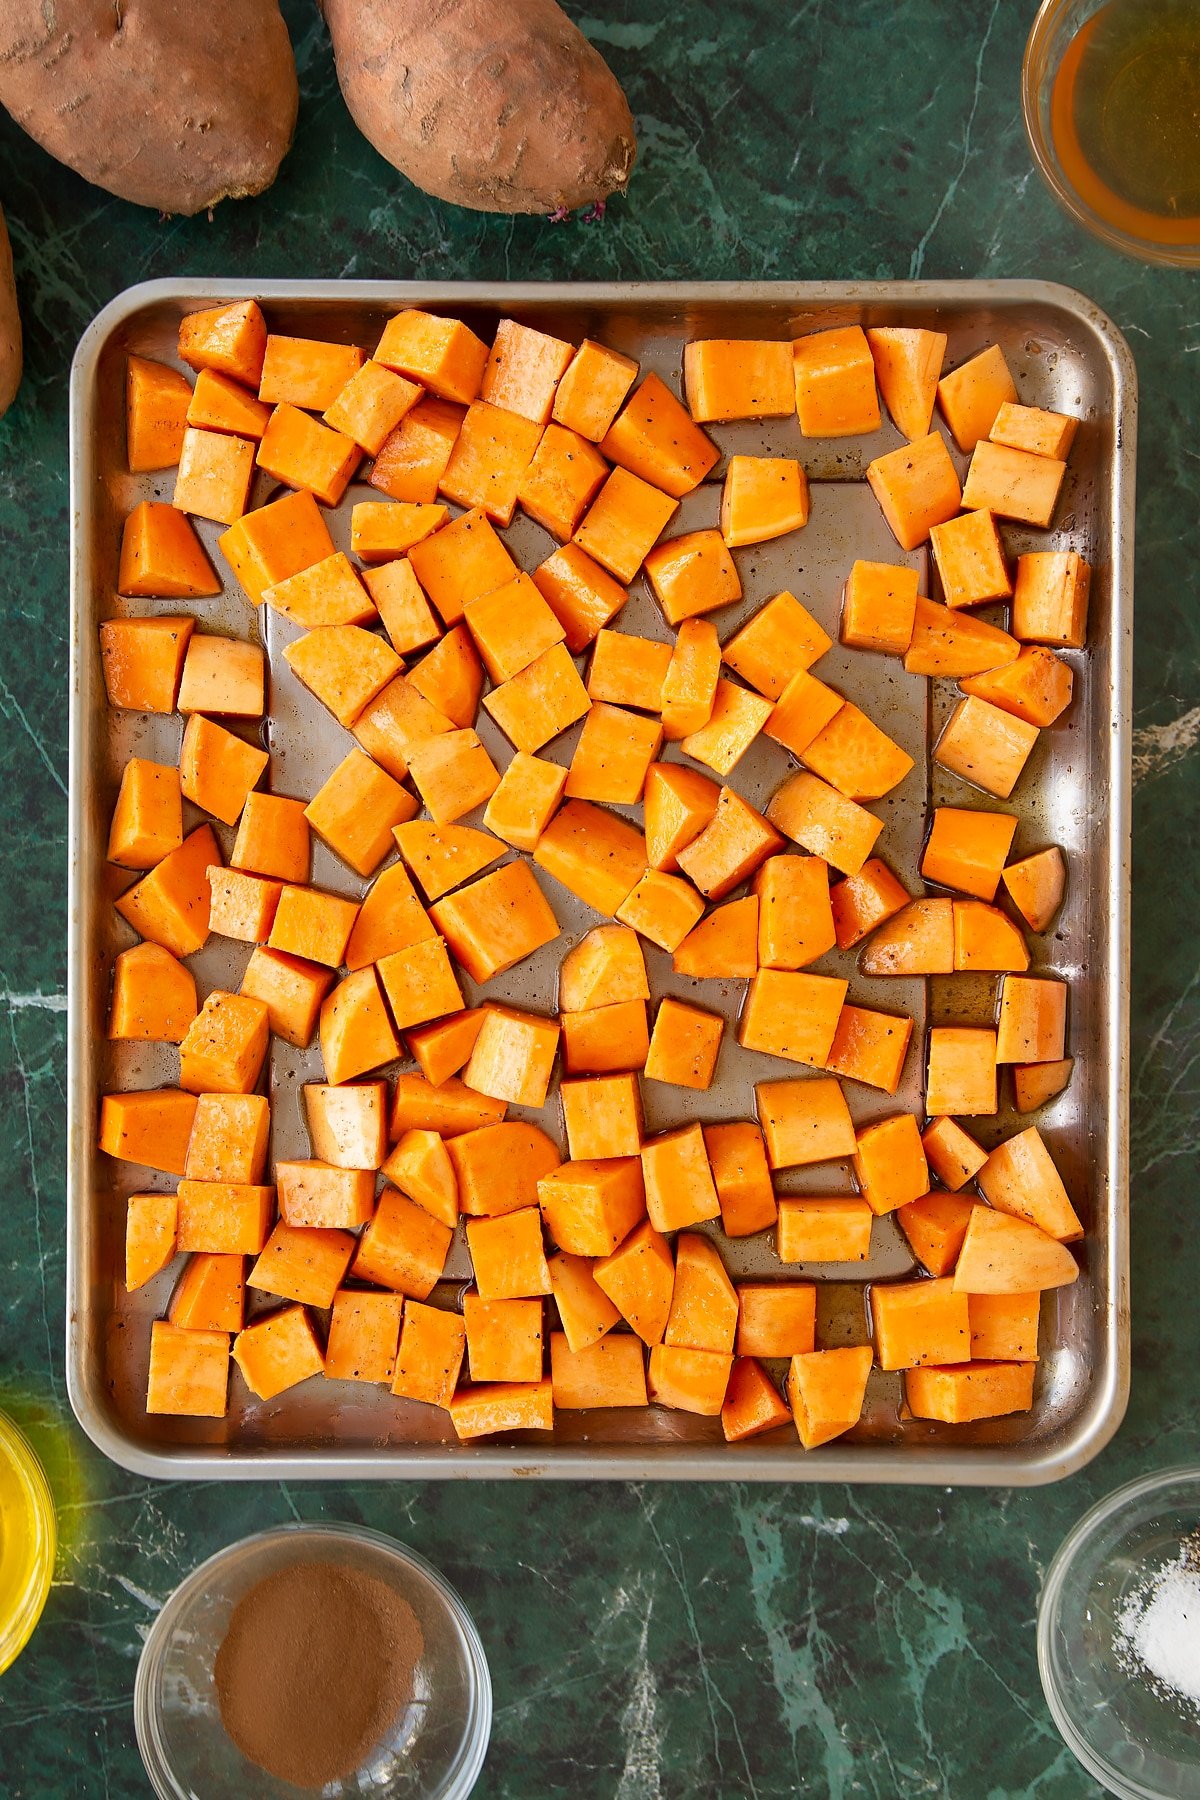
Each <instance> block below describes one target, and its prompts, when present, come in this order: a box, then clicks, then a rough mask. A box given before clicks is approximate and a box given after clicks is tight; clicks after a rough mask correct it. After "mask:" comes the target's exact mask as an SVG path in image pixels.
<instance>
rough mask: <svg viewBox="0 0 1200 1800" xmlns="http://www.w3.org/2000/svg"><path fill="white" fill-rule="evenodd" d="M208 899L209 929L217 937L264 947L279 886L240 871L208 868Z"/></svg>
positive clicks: (277, 903) (275, 906) (280, 886)
mask: <svg viewBox="0 0 1200 1800" xmlns="http://www.w3.org/2000/svg"><path fill="white" fill-rule="evenodd" d="M208 883H209V887H210V889H211V891H212V899H211V901H210V903H209V909H208V925H209V930H210V931H212V932H215V933H216V935H217V936H218V937H227V938H237V939H240V940H241V942H242V943H246V944H265V943H266V941H267V939H268V937H270V935H271V926H272V924H273V922H274V919H275V912H276V909H277V907H278V905H279V896H280V894H281V893H282V891H283V884H282V883H281V882H278V881H268V880H266V879H264V877H263V876H261V875H247V874H246V872H245V871H244V870H243V869H217V868H214V869H210V870H209V872H208Z"/></svg>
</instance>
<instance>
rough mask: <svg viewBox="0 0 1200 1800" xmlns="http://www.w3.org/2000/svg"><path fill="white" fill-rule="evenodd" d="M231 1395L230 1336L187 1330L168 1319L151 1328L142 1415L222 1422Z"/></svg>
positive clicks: (154, 1323) (223, 1333)
mask: <svg viewBox="0 0 1200 1800" xmlns="http://www.w3.org/2000/svg"><path fill="white" fill-rule="evenodd" d="M228 1390H229V1334H228V1332H225V1331H185V1330H183V1329H182V1327H180V1326H178V1325H173V1324H171V1323H170V1322H169V1321H168V1320H166V1319H155V1320H154V1322H153V1324H152V1325H151V1327H150V1367H149V1373H148V1379H147V1383H146V1411H147V1412H148V1413H175V1414H179V1415H182V1416H184V1417H189V1418H203V1419H221V1418H224V1416H225V1409H226V1406H227V1404H228V1398H227V1396H228Z"/></svg>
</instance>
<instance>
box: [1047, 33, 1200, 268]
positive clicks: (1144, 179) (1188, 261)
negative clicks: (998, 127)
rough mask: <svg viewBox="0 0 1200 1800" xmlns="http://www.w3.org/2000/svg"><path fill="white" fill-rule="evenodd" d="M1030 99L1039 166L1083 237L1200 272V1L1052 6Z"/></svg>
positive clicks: (1156, 260) (1131, 253)
mask: <svg viewBox="0 0 1200 1800" xmlns="http://www.w3.org/2000/svg"><path fill="white" fill-rule="evenodd" d="M1022 99H1023V104H1024V111H1025V127H1026V130H1027V132H1028V134H1029V142H1030V147H1031V149H1032V151H1033V156H1034V161H1035V162H1036V163H1037V166H1038V168H1039V169H1040V171H1041V173H1042V175H1043V176H1044V178H1045V180H1046V181H1047V183H1048V184H1049V186H1050V188H1051V190H1052V192H1053V193H1054V194H1055V195H1056V196H1057V198H1058V199H1059V201H1060V202H1061V203H1062V205H1063V206H1064V207H1065V208H1066V209H1067V211H1068V212H1069V213H1070V214H1071V215H1072V216H1073V217H1074V218H1075V219H1076V220H1077V221H1078V222H1079V223H1080V224H1081V225H1084V226H1086V227H1087V229H1088V230H1089V231H1091V232H1092V233H1093V234H1094V235H1095V236H1097V237H1099V238H1102V239H1103V240H1104V241H1105V242H1106V243H1108V244H1110V245H1112V246H1113V248H1115V249H1118V250H1124V251H1126V252H1127V253H1128V254H1130V255H1133V256H1137V257H1140V258H1142V259H1143V260H1144V261H1148V262H1159V263H1174V264H1178V265H1181V266H1185V267H1196V266H1200V0H1044V4H1043V5H1042V7H1041V10H1040V11H1039V13H1038V15H1037V18H1036V19H1035V20H1034V24H1033V29H1032V31H1031V32H1030V35H1029V43H1028V46H1027V48H1026V51H1025V63H1024V69H1023V78H1022Z"/></svg>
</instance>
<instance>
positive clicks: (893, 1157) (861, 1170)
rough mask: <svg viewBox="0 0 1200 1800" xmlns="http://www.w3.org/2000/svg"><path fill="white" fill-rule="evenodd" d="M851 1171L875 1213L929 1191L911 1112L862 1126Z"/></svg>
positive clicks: (890, 1208)
mask: <svg viewBox="0 0 1200 1800" xmlns="http://www.w3.org/2000/svg"><path fill="white" fill-rule="evenodd" d="M854 1173H855V1176H856V1177H857V1179H858V1185H859V1187H860V1188H861V1189H862V1192H863V1196H864V1198H865V1199H866V1200H867V1201H868V1203H869V1204H870V1207H871V1211H872V1212H873V1213H875V1214H876V1215H877V1216H882V1215H883V1214H884V1213H889V1212H895V1210H896V1208H897V1207H898V1206H903V1205H905V1203H906V1202H907V1201H909V1200H919V1199H920V1197H921V1195H922V1194H927V1193H928V1192H929V1166H928V1164H927V1163H926V1161H925V1150H924V1147H923V1146H922V1143H921V1131H920V1127H919V1126H918V1124H917V1121H916V1120H915V1119H914V1118H913V1115H912V1114H911V1113H895V1114H893V1115H892V1117H891V1118H887V1119H880V1120H878V1121H877V1122H876V1123H875V1124H873V1125H867V1126H864V1128H863V1129H862V1131H860V1132H859V1133H858V1134H857V1136H856V1138H855V1146H854ZM943 1360H944V1359H943Z"/></svg>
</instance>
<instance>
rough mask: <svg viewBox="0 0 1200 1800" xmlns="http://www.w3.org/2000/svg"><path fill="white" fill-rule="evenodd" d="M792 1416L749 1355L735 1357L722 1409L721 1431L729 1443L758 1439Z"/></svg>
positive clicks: (765, 1374)
mask: <svg viewBox="0 0 1200 1800" xmlns="http://www.w3.org/2000/svg"><path fill="white" fill-rule="evenodd" d="M790 1417H791V1414H790V1413H789V1411H788V1408H787V1406H786V1404H785V1403H784V1401H783V1399H782V1397H781V1395H780V1393H779V1389H778V1388H777V1387H776V1386H775V1383H774V1382H773V1381H772V1380H771V1377H770V1376H769V1375H768V1374H767V1372H766V1370H765V1369H764V1368H763V1367H762V1365H761V1364H760V1363H757V1362H755V1360H754V1358H753V1357H752V1356H739V1357H735V1359H734V1364H733V1368H732V1369H731V1370H730V1372H729V1385H728V1387H727V1388H726V1389H725V1403H724V1405H723V1406H722V1408H721V1430H722V1431H723V1432H724V1434H725V1441H726V1443H728V1444H737V1443H741V1442H742V1440H743V1439H745V1438H751V1437H758V1436H759V1435H760V1433H762V1432H764V1431H773V1430H774V1429H775V1427H776V1426H778V1425H786V1424H787V1422H788V1419H789V1418H790Z"/></svg>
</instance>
